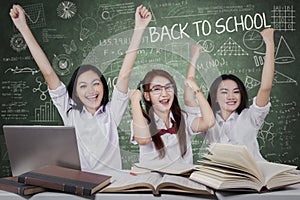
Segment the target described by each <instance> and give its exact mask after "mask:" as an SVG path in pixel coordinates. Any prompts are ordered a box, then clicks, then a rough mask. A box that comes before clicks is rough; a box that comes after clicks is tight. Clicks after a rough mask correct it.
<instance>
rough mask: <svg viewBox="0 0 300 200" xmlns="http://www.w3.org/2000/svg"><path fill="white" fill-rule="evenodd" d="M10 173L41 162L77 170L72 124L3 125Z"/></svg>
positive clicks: (15, 173)
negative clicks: (70, 125)
mask: <svg viewBox="0 0 300 200" xmlns="http://www.w3.org/2000/svg"><path fill="white" fill-rule="evenodd" d="M3 132H4V137H5V142H6V146H7V151H8V157H9V161H10V167H11V171H12V175H13V176H18V175H20V174H23V173H25V172H27V171H30V170H33V169H36V168H39V167H42V166H44V165H58V166H62V167H69V168H73V169H80V160H79V154H78V148H77V140H76V135H75V128H74V127H66V126H31V125H30V126H20V125H4V126H3Z"/></svg>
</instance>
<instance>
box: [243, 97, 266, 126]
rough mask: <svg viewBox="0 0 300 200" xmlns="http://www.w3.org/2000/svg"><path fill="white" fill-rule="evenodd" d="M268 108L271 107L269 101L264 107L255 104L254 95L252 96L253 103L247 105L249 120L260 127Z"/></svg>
mask: <svg viewBox="0 0 300 200" xmlns="http://www.w3.org/2000/svg"><path fill="white" fill-rule="evenodd" d="M270 108H271V103H270V101H269V102H268V104H267V105H265V106H264V107H259V106H257V104H256V97H254V98H253V104H252V105H251V106H250V107H249V111H248V113H249V117H250V119H251V122H252V123H253V124H254V125H255V126H257V127H258V128H260V127H261V125H262V124H263V122H264V120H265V118H266V116H267V114H268V113H269V111H270Z"/></svg>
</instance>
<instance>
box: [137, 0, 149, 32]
mask: <svg viewBox="0 0 300 200" xmlns="http://www.w3.org/2000/svg"><path fill="white" fill-rule="evenodd" d="M151 18H152V15H151V12H149V11H148V9H147V8H146V7H145V6H143V5H140V6H139V7H137V8H136V11H135V28H136V29H145V28H146V27H147V26H148V24H149V22H150V21H151Z"/></svg>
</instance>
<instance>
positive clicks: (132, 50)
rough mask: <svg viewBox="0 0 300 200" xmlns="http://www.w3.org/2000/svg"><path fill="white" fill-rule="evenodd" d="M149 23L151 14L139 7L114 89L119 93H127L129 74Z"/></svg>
mask: <svg viewBox="0 0 300 200" xmlns="http://www.w3.org/2000/svg"><path fill="white" fill-rule="evenodd" d="M150 21H151V13H150V12H149V11H148V10H147V9H146V7H144V6H142V5H140V6H139V7H137V9H136V12H135V26H134V32H133V34H132V37H131V41H130V44H129V47H128V50H127V51H126V55H125V58H124V60H123V64H122V68H121V70H120V73H119V76H118V80H117V84H116V87H117V88H118V90H119V91H121V92H123V93H127V90H128V84H129V79H130V74H131V71H132V69H133V65H134V62H135V59H136V57H137V53H138V49H139V46H140V43H141V40H142V36H143V33H144V31H145V29H146V27H147V25H148V24H149V22H150Z"/></svg>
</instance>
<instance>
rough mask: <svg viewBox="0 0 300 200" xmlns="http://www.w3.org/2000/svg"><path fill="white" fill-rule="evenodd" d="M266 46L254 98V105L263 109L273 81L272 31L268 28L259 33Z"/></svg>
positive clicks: (267, 100)
mask: <svg viewBox="0 0 300 200" xmlns="http://www.w3.org/2000/svg"><path fill="white" fill-rule="evenodd" d="M261 35H262V37H263V40H264V42H265V44H266V55H265V61H264V67H263V71H262V75H261V84H260V88H259V90H258V93H257V97H256V105H257V106H259V107H263V106H265V105H267V103H268V102H269V98H270V93H271V89H272V83H273V79H274V65H275V64H274V29H272V28H268V29H264V30H263V31H262V32H261Z"/></svg>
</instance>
